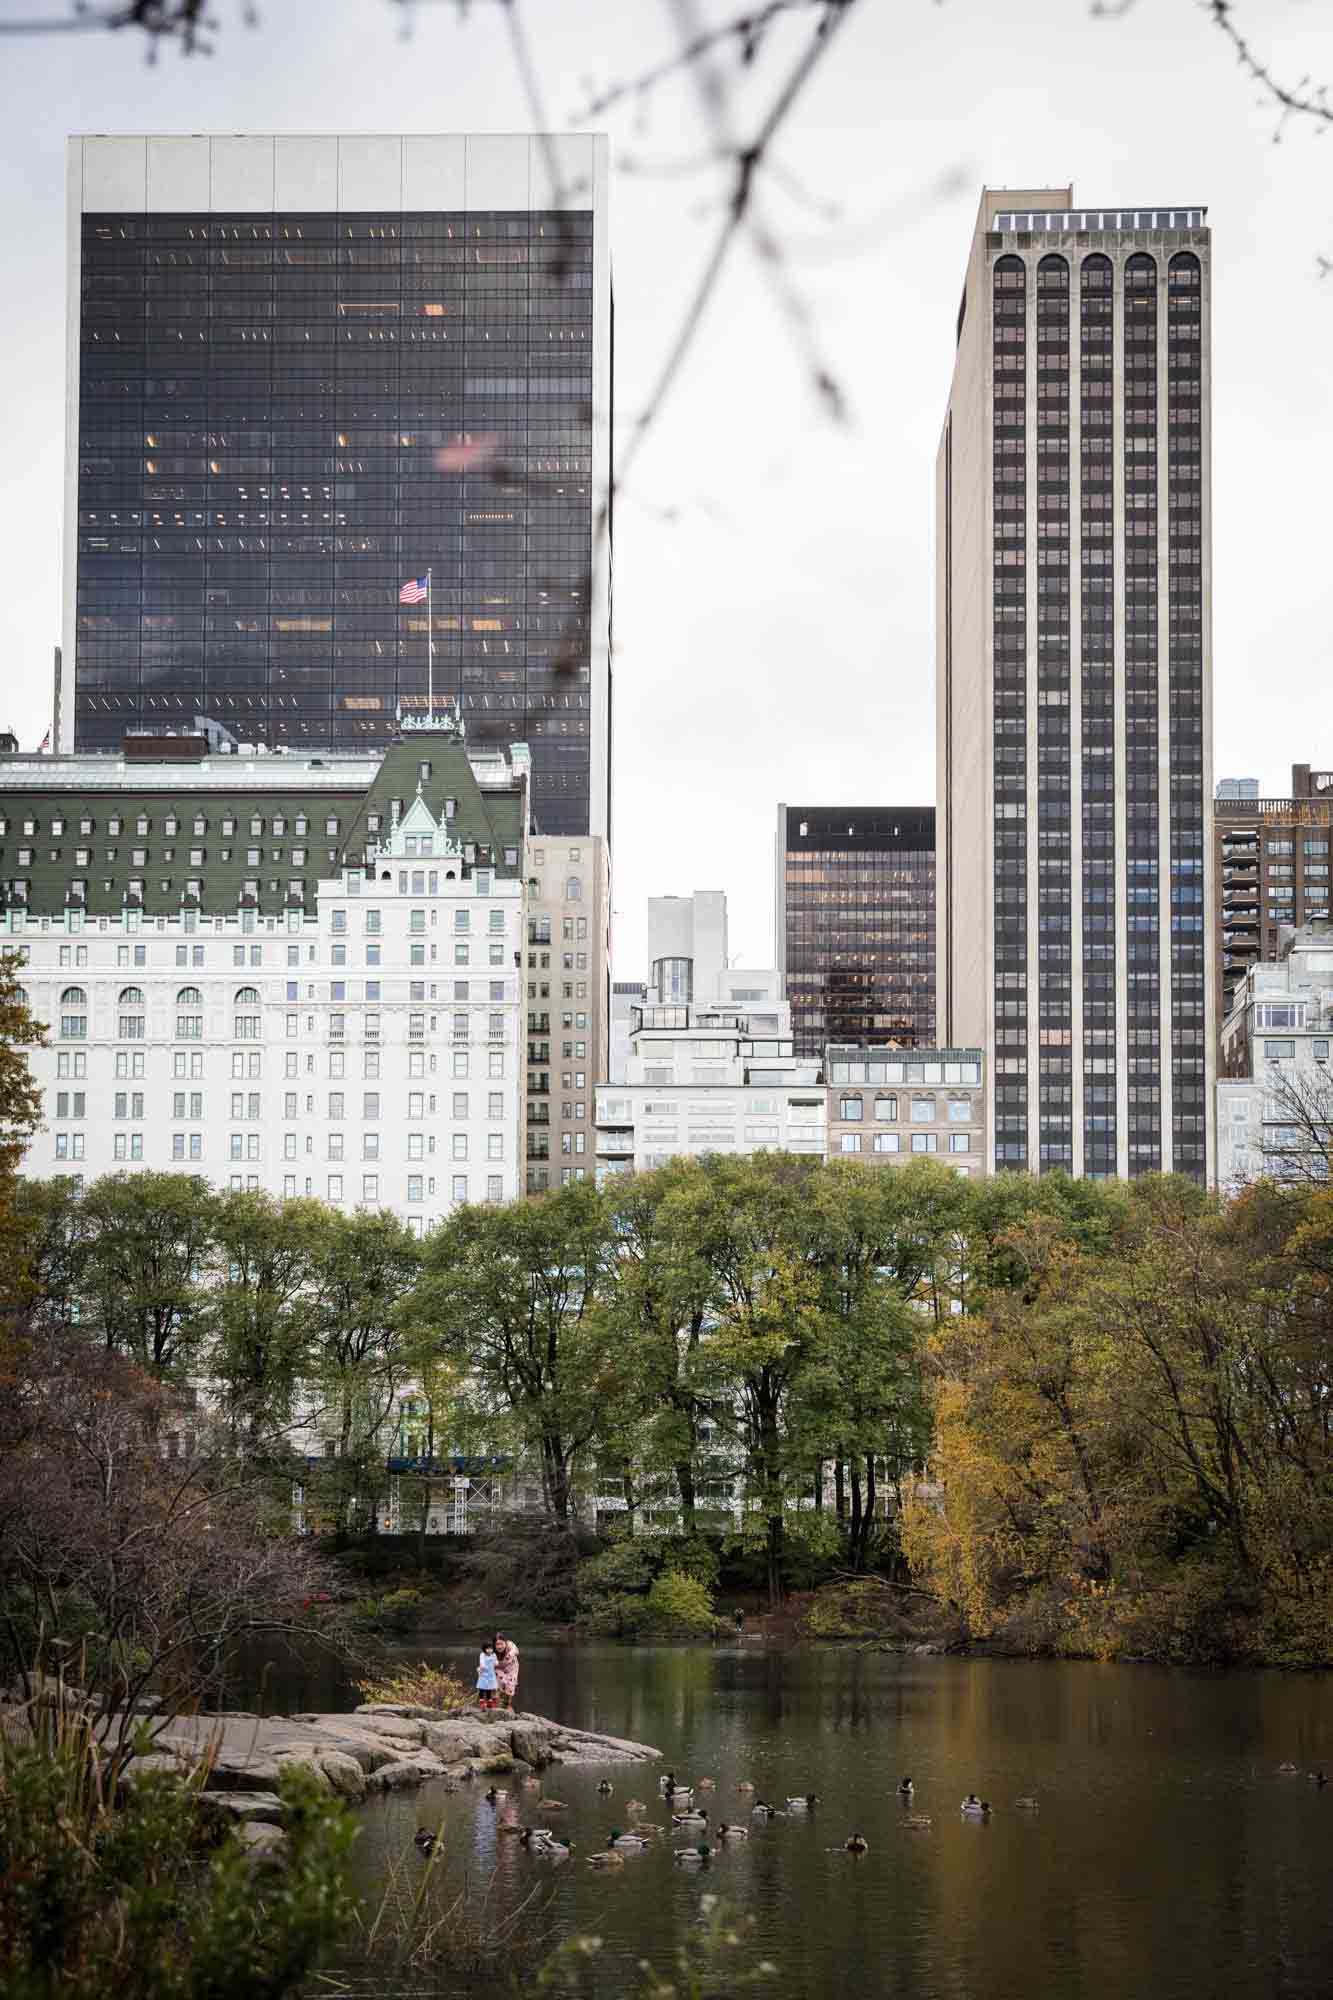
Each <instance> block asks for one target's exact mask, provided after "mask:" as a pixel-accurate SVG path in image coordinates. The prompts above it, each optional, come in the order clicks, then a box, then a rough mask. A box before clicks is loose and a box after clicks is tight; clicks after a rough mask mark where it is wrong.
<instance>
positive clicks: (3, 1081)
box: [0, 951, 46, 1187]
mask: <svg viewBox="0 0 1333 2000" xmlns="http://www.w3.org/2000/svg"><path fill="white" fill-rule="evenodd" d="M23 965H24V960H23V958H22V956H21V955H20V954H19V953H18V952H15V951H0V1187H3V1185H4V1184H5V1183H7V1182H11V1181H12V1180H13V1177H14V1175H15V1174H16V1173H17V1172H18V1167H19V1162H20V1160H21V1159H22V1158H23V1155H24V1153H25V1152H26V1151H27V1148H28V1143H29V1141H30V1140H31V1138H32V1135H33V1133H34V1132H35V1131H36V1130H37V1128H38V1126H39V1125H40V1124H41V1122H42V1093H41V1091H40V1089H39V1088H38V1086H37V1083H36V1080H35V1079H34V1077H33V1074H32V1071H31V1070H30V1069H29V1067H28V1058H27V1056H26V1055H25V1053H24V1051H25V1050H26V1049H36V1048H45V1046H46V1028H45V1025H44V1024H43V1023H42V1022H41V1021H38V1020H36V1019H35V1018H34V1016H33V1012H32V1009H31V1007H30V1006H29V1005H28V997H27V993H26V991H25V989H24V987H23V985H22V983H21V980H20V974H21V972H22V970H23Z"/></svg>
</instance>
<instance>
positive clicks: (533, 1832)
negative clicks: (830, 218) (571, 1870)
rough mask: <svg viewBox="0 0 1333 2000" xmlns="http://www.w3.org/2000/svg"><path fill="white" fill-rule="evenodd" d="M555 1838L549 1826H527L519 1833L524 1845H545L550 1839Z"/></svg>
mask: <svg viewBox="0 0 1333 2000" xmlns="http://www.w3.org/2000/svg"><path fill="white" fill-rule="evenodd" d="M554 1838H555V1836H554V1834H553V1833H552V1832H551V1829H550V1827H549V1826H525V1827H524V1829H523V1831H522V1833H521V1834H520V1835H519V1840H520V1842H521V1843H522V1845H523V1846H524V1847H544V1846H545V1845H546V1843H547V1841H548V1840H553V1839H554Z"/></svg>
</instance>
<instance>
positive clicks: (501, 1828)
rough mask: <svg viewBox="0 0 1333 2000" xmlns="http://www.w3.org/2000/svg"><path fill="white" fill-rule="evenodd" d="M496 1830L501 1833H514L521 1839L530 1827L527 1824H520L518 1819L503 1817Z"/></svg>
mask: <svg viewBox="0 0 1333 2000" xmlns="http://www.w3.org/2000/svg"><path fill="white" fill-rule="evenodd" d="M495 1831H496V1832H497V1833H499V1834H512V1835H513V1836H514V1838H515V1839H518V1840H521V1839H522V1838H523V1836H524V1835H525V1834H526V1833H527V1831H528V1829H527V1827H526V1826H520V1825H519V1823H518V1821H517V1820H516V1819H502V1820H501V1821H500V1824H499V1825H498V1826H497V1827H496V1829H495Z"/></svg>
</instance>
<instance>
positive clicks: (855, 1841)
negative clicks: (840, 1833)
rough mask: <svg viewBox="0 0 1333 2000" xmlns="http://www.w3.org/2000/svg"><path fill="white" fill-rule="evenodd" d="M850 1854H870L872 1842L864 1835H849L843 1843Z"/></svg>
mask: <svg viewBox="0 0 1333 2000" xmlns="http://www.w3.org/2000/svg"><path fill="white" fill-rule="evenodd" d="M842 1844H843V1846H844V1847H845V1848H846V1850H847V1852H848V1854H869V1852H870V1842H869V1841H868V1840H867V1839H866V1837H865V1835H864V1834H863V1833H849V1834H848V1836H847V1838H846V1840H844V1842H843V1843H842Z"/></svg>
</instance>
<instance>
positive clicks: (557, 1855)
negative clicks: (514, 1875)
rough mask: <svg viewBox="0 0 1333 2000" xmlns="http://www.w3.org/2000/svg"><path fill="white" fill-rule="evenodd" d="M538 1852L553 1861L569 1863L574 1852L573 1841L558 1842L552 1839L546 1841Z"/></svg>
mask: <svg viewBox="0 0 1333 2000" xmlns="http://www.w3.org/2000/svg"><path fill="white" fill-rule="evenodd" d="M537 1852H538V1853H539V1854H544V1855H546V1856H547V1858H548V1859H549V1860H551V1861H568V1859H569V1857H570V1855H571V1854H572V1853H573V1852H574V1843H573V1841H572V1840H556V1839H555V1838H554V1837H552V1838H551V1839H549V1840H544V1841H543V1842H542V1844H541V1846H540V1847H539V1848H538V1850H537Z"/></svg>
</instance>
